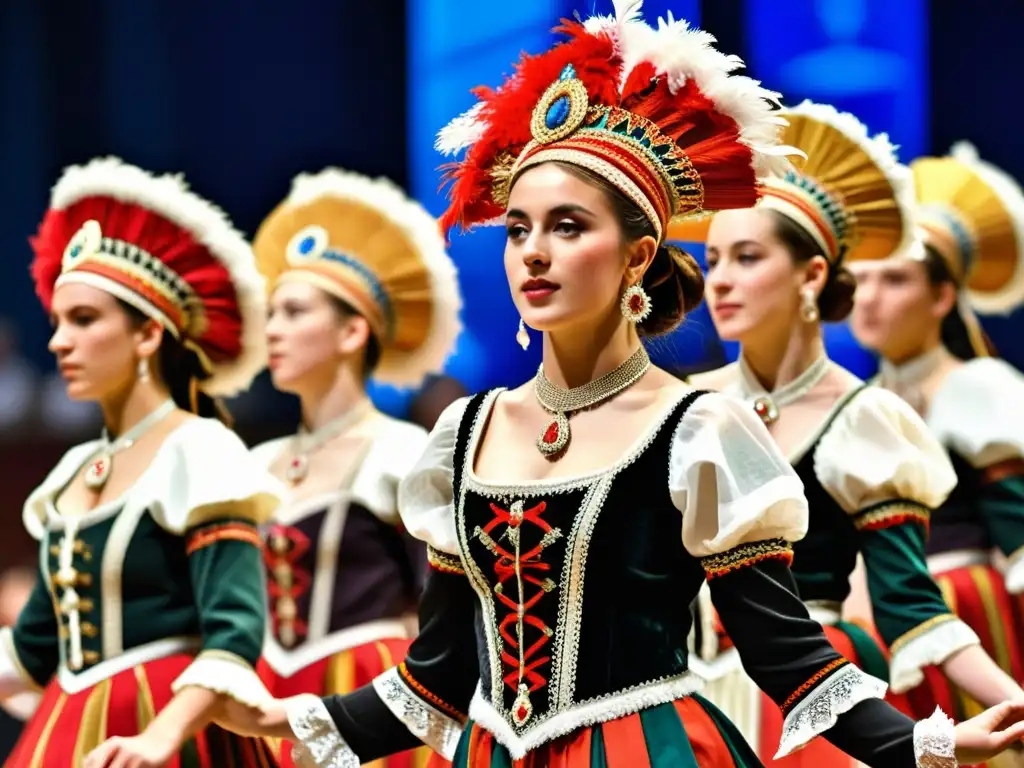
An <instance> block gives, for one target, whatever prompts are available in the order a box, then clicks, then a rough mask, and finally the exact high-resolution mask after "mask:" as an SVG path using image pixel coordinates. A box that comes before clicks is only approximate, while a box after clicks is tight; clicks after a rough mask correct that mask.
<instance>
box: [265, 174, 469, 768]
mask: <svg viewBox="0 0 1024 768" xmlns="http://www.w3.org/2000/svg"><path fill="white" fill-rule="evenodd" d="M253 247H254V249H255V251H256V259H257V263H258V265H259V267H260V270H261V271H262V272H263V274H264V276H265V277H266V278H267V281H268V283H269V284H270V286H271V288H272V291H273V292H272V294H271V297H270V315H269V321H268V323H267V341H268V347H269V353H270V373H271V376H272V377H273V380H274V386H276V387H277V388H278V389H280V390H282V391H285V392H291V393H294V394H295V395H297V396H298V397H299V400H300V402H301V405H302V421H303V426H302V429H301V431H300V432H299V433H298V434H297V435H295V436H294V437H289V438H283V439H280V440H273V441H271V442H269V443H265V444H263V445H261V446H258V447H257V448H256V449H255V451H254V454H255V456H256V457H257V459H258V460H259V462H260V463H261V464H262V465H264V466H267V467H269V468H270V469H271V471H272V472H273V473H274V474H275V475H277V476H278V477H280V478H281V479H282V480H284V481H286V482H287V483H288V484H289V485H290V486H291V489H292V497H291V499H290V505H289V506H288V507H284V508H281V509H279V510H278V513H277V514H276V515H275V519H274V521H273V524H272V525H271V526H270V527H269V528H268V530H267V537H266V550H265V552H266V554H265V562H266V583H267V588H268V591H269V606H270V623H269V624H268V634H267V639H266V642H265V644H264V647H263V660H264V663H263V664H262V665H261V672H262V676H263V679H264V682H265V683H266V684H267V687H268V688H269V689H270V690H271V692H272V693H273V694H274V695H275V696H278V697H286V696H294V695H296V694H299V693H303V692H306V693H316V694H319V695H329V694H334V693H348V692H349V691H351V690H355V689H356V688H358V687H360V686H361V685H363V684H364V683H368V682H370V681H371V680H372V679H373V678H375V677H376V676H377V675H378V674H380V673H381V672H383V671H384V670H385V669H388V668H390V667H391V666H393V665H394V664H397V663H398V662H399V661H401V659H402V658H403V657H404V656H405V652H406V650H407V649H408V647H409V641H410V640H411V639H412V637H414V636H415V631H416V615H415V606H416V603H417V601H418V599H419V594H420V590H421V588H422V582H423V579H424V578H425V577H426V574H427V557H426V547H425V546H424V545H423V543H422V542H419V541H416V540H415V539H412V538H411V537H409V536H408V534H406V533H404V532H403V530H402V528H401V521H400V519H399V517H398V503H397V499H396V495H397V489H398V482H399V481H400V480H401V479H402V478H403V477H404V476H405V474H406V473H407V472H408V471H409V470H410V469H411V468H412V466H413V464H414V463H415V462H416V460H417V459H418V458H419V456H420V454H421V453H422V451H423V449H424V447H425V445H426V441H427V433H426V431H424V430H423V429H422V428H421V427H417V426H414V425H412V424H409V423H406V422H402V421H396V420H395V419H391V418H388V417H387V416H385V415H383V414H382V413H379V412H378V411H376V410H374V408H373V406H372V404H371V403H370V400H369V398H368V397H367V395H366V380H367V378H368V377H369V376H373V377H375V378H377V379H378V380H380V381H384V382H387V383H390V384H395V385H413V386H415V385H417V384H419V383H420V381H422V379H423V377H424V376H426V375H427V374H428V373H431V372H434V371H437V370H439V369H440V368H441V366H442V365H443V363H444V361H445V360H446V358H447V357H448V355H449V353H450V352H451V349H452V347H453V344H454V342H455V338H456V336H457V334H458V332H459V321H458V312H459V306H460V303H461V300H460V296H459V290H458V283H457V282H456V278H455V268H454V265H453V264H452V262H451V260H450V259H449V258H448V254H447V252H446V250H445V243H444V238H443V237H442V235H441V231H440V229H439V228H438V226H437V222H436V220H435V219H434V218H433V217H432V216H430V214H428V213H427V212H426V211H425V210H424V209H423V208H422V207H421V206H420V205H419V204H417V203H415V202H413V201H412V200H409V199H408V198H407V197H406V196H405V195H404V194H403V193H402V191H401V190H400V189H398V188H397V187H396V186H394V185H393V184H391V183H390V182H388V181H386V180H384V179H369V178H366V177H363V176H359V175H357V174H354V173H348V172H345V171H340V170H336V169H328V170H325V171H323V172H321V173H319V174H316V175H313V176H309V175H305V174H304V175H301V176H299V177H297V178H296V179H295V181H294V183H293V185H292V191H291V194H290V195H289V196H288V198H287V199H286V200H285V201H284V203H282V204H281V206H280V207H279V208H278V209H277V210H276V211H274V213H272V214H271V215H270V217H269V218H268V219H267V221H266V222H265V223H264V224H263V226H262V227H261V228H260V230H259V232H258V233H257V235H256V240H255V242H254V245H253ZM286 751H287V752H290V749H289V748H286ZM420 752H421V755H420V757H421V758H422V760H421V761H420V762H424V761H425V760H426V759H427V758H428V757H429V756H430V754H431V752H430V750H429V749H427V748H425V747H424V748H422V749H421V750H420ZM412 757H413V756H412V755H411V754H410V755H401V756H397V757H395V758H392V759H391V760H389V761H388V765H389V766H392V768H394V767H395V766H407V765H413V764H414V763H413V762H412ZM289 759H290V758H286V762H287V761H288V760H289Z"/></svg>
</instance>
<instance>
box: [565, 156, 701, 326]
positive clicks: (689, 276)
mask: <svg viewBox="0 0 1024 768" xmlns="http://www.w3.org/2000/svg"><path fill="white" fill-rule="evenodd" d="M552 162H554V163H555V164H556V165H558V166H559V167H561V168H563V169H565V170H566V171H567V172H568V173H571V174H573V175H574V176H576V177H577V178H580V179H583V180H584V181H586V182H588V183H590V184H593V185H594V186H596V187H598V188H599V189H600V190H601V191H602V192H604V194H605V196H606V197H607V199H608V202H609V203H610V204H611V206H612V210H613V211H614V212H615V218H616V220H617V221H618V222H619V227H620V228H621V229H622V237H623V239H624V240H625V241H626V242H633V241H635V240H639V239H640V238H641V237H647V236H650V237H653V238H655V239H657V233H656V232H655V230H654V225H653V224H652V223H651V221H650V219H648V218H647V215H646V214H645V213H644V212H643V210H641V208H640V206H638V205H637V204H636V203H634V202H633V201H632V200H630V199H629V198H628V197H626V196H625V195H624V194H622V192H620V191H619V190H618V188H617V187H615V186H614V185H613V184H611V183H610V182H608V181H607V180H605V179H604V178H603V177H602V176H599V175H598V174H596V173H594V172H593V171H589V170H587V169H586V168H580V167H579V166H576V165H571V164H569V163H563V162H560V161H557V160H556V161H552ZM641 285H642V286H643V289H644V291H645V292H646V293H647V295H648V296H650V299H651V314H649V315H648V316H647V318H646V319H644V320H643V321H642V322H641V323H640V324H639V325H638V326H637V330H638V331H639V332H640V335H641V336H645V337H650V336H660V335H662V334H665V333H669V332H670V331H673V330H675V329H676V328H678V327H679V324H680V323H682V322H683V318H685V317H686V314H687V313H688V312H690V311H692V310H694V309H696V308H697V306H699V305H700V303H701V301H702V300H703V299H704V274H703V273H702V272H701V269H700V265H699V264H697V260H696V259H694V258H693V256H691V255H690V254H689V253H687V252H686V251H684V250H682V249H681V248H675V247H671V248H670V247H667V246H665V245H659V246H658V250H657V252H656V253H655V254H654V258H653V259H652V260H651V264H650V266H649V267H648V269H647V272H645V273H644V277H643V282H642V283H641Z"/></svg>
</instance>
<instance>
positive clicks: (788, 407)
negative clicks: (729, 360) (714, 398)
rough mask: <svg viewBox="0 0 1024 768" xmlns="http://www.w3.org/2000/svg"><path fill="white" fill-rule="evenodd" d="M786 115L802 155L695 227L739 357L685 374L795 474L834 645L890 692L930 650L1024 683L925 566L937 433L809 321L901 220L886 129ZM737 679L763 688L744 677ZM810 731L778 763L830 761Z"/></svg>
mask: <svg viewBox="0 0 1024 768" xmlns="http://www.w3.org/2000/svg"><path fill="white" fill-rule="evenodd" d="M785 116H786V119H787V120H788V121H789V126H788V127H787V128H786V130H785V132H784V134H783V138H782V141H783V142H785V143H787V144H790V145H792V146H795V147H797V148H799V149H801V150H803V151H804V152H805V153H806V154H807V156H808V160H807V162H806V163H803V164H802V166H801V168H800V171H799V172H797V171H792V172H790V173H789V174H787V175H786V177H785V178H784V179H780V180H771V181H769V182H768V183H767V187H766V191H765V195H764V197H763V198H762V200H761V201H760V203H759V205H758V206H757V207H755V208H752V209H749V210H745V211H729V212H726V213H722V214H720V215H718V216H716V217H715V218H714V220H713V221H712V222H711V225H710V229H709V231H708V233H707V263H708V277H707V300H708V304H709V309H710V311H711V317H712V319H713V321H714V323H715V327H716V329H717V331H718V334H719V336H720V337H722V338H724V339H728V340H736V341H739V342H740V343H741V349H742V351H741V357H740V360H739V361H738V362H737V363H734V364H732V365H729V366H726V367H724V368H721V369H719V370H717V371H713V372H711V373H709V374H704V375H701V376H696V377H693V379H692V381H691V383H693V384H694V385H695V386H704V387H708V388H710V389H714V390H717V391H721V392H724V393H726V394H729V395H732V396H735V397H738V398H740V399H741V400H743V401H745V402H747V403H749V405H750V407H751V408H752V410H753V411H755V412H757V413H758V415H759V416H761V418H762V420H763V421H764V422H765V424H766V425H768V427H769V429H770V431H771V433H772V436H773V437H774V438H775V441H776V443H777V444H778V445H779V447H780V449H781V450H782V452H783V454H784V455H786V456H787V458H788V459H789V461H790V463H792V464H793V467H794V469H795V470H796V472H797V474H798V475H799V476H800V478H801V480H803V483H804V488H805V493H806V494H807V498H808V500H809V502H810V505H811V517H810V527H809V530H808V534H807V536H806V537H805V538H804V539H803V540H802V541H800V542H798V543H797V544H796V545H795V546H794V565H793V575H794V576H795V578H796V583H797V587H798V589H799V593H800V596H801V598H803V599H804V601H805V602H806V603H807V605H808V608H809V610H811V611H812V615H813V616H814V617H815V618H817V619H818V620H819V621H821V622H822V624H825V625H827V627H826V635H827V636H828V637H829V639H830V640H831V642H832V644H833V645H834V646H835V647H836V648H837V649H838V650H839V651H840V652H841V653H843V654H844V655H845V656H847V658H850V659H851V661H854V662H855V663H857V664H859V665H860V666H861V667H863V668H865V669H866V670H867V671H869V672H871V673H872V674H875V675H876V676H879V677H883V678H888V680H889V683H890V686H891V690H892V691H893V692H894V693H903V692H906V691H908V690H910V689H912V688H914V687H915V686H917V685H918V684H920V683H921V682H922V680H923V673H922V670H923V669H924V668H925V667H927V666H929V665H933V664H941V665H942V667H943V670H944V671H945V673H946V674H948V675H949V676H950V677H951V678H952V679H954V680H956V681H957V682H958V683H960V684H962V685H964V686H966V687H967V688H968V689H969V690H971V691H972V692H974V693H975V694H976V695H977V696H978V698H979V700H981V701H984V702H987V703H988V704H989V705H992V704H995V703H998V702H1000V701H1004V700H1005V699H1007V698H1011V697H1014V696H1024V692H1022V691H1021V690H1020V688H1019V686H1017V685H1016V683H1014V681H1013V680H1011V679H1010V678H1008V677H1007V676H1006V675H1005V674H1003V673H1002V672H1001V671H1000V670H999V669H998V668H997V667H996V665H995V664H994V663H993V662H992V660H991V659H990V658H989V657H988V656H987V655H986V654H985V653H984V651H983V650H982V649H981V648H979V647H978V638H977V636H976V635H975V633H974V632H973V631H972V630H971V629H970V628H969V627H967V626H966V625H965V624H964V623H963V622H961V621H960V620H958V619H957V618H956V617H955V616H954V615H952V614H951V613H950V611H949V609H948V607H947V606H946V604H945V603H944V602H943V599H942V594H941V592H940V591H939V589H938V587H937V586H936V585H935V584H934V582H932V580H931V579H930V578H929V575H928V571H927V569H926V567H925V565H924V541H925V538H926V535H927V524H928V517H929V514H930V511H931V510H932V509H934V508H935V507H937V506H938V505H939V504H941V503H942V502H943V501H944V500H945V498H946V496H947V495H948V493H949V492H950V490H951V489H952V487H953V485H954V483H955V480H956V478H955V476H954V474H953V472H952V468H951V467H950V465H949V462H948V461H947V459H946V456H945V453H944V452H943V450H942V448H941V446H940V445H938V443H937V442H936V441H935V440H934V438H932V437H931V435H930V434H929V433H928V430H927V428H926V427H925V425H924V424H923V422H922V421H921V420H920V418H918V417H917V415H916V414H915V413H914V412H913V411H912V410H911V409H910V408H909V407H908V406H907V405H906V404H905V403H904V402H902V401H901V400H900V399H899V398H897V397H894V396H893V395H892V394H891V393H889V392H886V391H884V390H881V389H878V388H865V385H864V383H863V382H862V381H860V380H859V379H857V378H856V377H855V376H853V375H852V374H850V373H849V372H847V371H846V370H844V369H843V368H841V367H839V366H838V365H836V364H835V363H832V362H831V361H829V360H828V358H827V357H826V355H825V349H824V344H823V343H822V338H821V327H820V320H821V319H825V320H827V321H836V320H840V319H842V318H843V317H844V316H845V315H846V314H847V313H848V312H849V310H850V308H851V304H852V294H853V288H854V285H853V282H852V279H851V277H850V274H849V273H848V272H847V271H845V268H844V264H845V263H846V262H853V261H859V260H861V259H872V258H880V257H884V256H886V255H888V253H890V252H892V251H895V250H897V249H898V248H899V247H900V246H901V243H902V242H903V241H904V238H905V237H906V236H907V234H908V233H909V232H910V231H911V230H912V224H911V215H912V210H911V207H910V204H909V203H910V198H909V193H910V186H909V185H910V179H909V172H908V171H907V169H906V167H905V166H901V165H899V163H898V162H897V161H896V158H895V156H894V154H893V151H892V147H891V146H890V145H889V144H888V141H887V140H886V139H885V138H884V137H878V138H875V139H871V138H869V137H868V134H867V131H866V129H865V128H864V126H863V125H861V124H860V123H859V122H858V121H857V120H856V118H854V117H853V116H852V115H849V114H841V113H838V112H836V111H835V110H834V109H833V108H831V107H828V106H824V105H817V104H810V103H805V104H802V105H801V106H800V107H797V108H796V109H794V110H791V111H789V112H787V113H786V115H785ZM684 226H685V225H684ZM681 229H683V228H682V227H680V228H677V230H676V232H675V233H676V234H678V233H679V231H680V230H681ZM858 554H860V555H862V557H863V559H864V563H865V571H866V574H867V579H868V590H869V593H870V597H871V601H872V606H873V608H874V614H875V616H876V619H877V628H878V631H879V634H880V635H881V637H882V638H883V639H884V641H885V642H886V643H887V644H888V645H889V647H890V648H891V650H892V658H891V660H890V662H889V665H888V670H887V669H886V668H885V664H884V656H883V652H882V650H881V648H879V647H878V644H877V643H876V642H875V641H874V640H873V639H872V638H871V637H870V636H868V635H867V634H866V633H865V632H863V631H862V630H858V629H857V628H856V627H855V626H853V625H849V624H843V623H842V622H841V621H840V607H841V605H842V602H843V600H845V599H846V597H847V595H848V594H849V591H850V586H849V583H850V581H849V580H850V574H851V572H852V571H853V568H854V565H855V563H856V560H857V555H858ZM731 656H732V658H733V659H734V660H735V662H734V663H735V664H736V665H738V664H739V660H738V658H736V656H735V654H731ZM879 662H881V664H879ZM716 667H717V669H718V671H719V672H721V671H724V670H726V669H728V667H729V665H728V664H725V663H722V662H721V661H719V663H718V664H717V665H716ZM747 688H748V690H749V692H750V694H751V695H752V696H753V697H754V698H755V699H763V696H762V695H761V694H759V693H758V692H757V691H756V688H755V686H754V684H753V683H752V682H748V683H747ZM925 692H927V690H926V691H925ZM736 696H737V693H736V690H733V691H732V692H731V694H730V700H733V701H735V698H736ZM922 701H924V702H925V703H924V704H922ZM916 703H918V704H919V705H920V706H919V707H914V706H913V703H911V704H907V703H906V702H903V704H904V706H905V707H907V708H908V710H909V713H910V714H915V715H917V716H925V715H927V713H928V712H931V711H932V710H933V709H934V707H935V703H934V701H930V702H929V701H927V699H926V698H924V699H922V700H921V701H918V702H916ZM753 709H754V710H755V711H756V707H755V708H753ZM760 709H761V714H760V725H761V729H760V730H761V733H760V736H759V738H758V739H757V743H759V745H760V747H759V752H760V754H761V757H762V759H764V760H766V761H767V760H769V759H770V758H771V756H772V754H774V742H775V741H776V740H777V738H778V736H777V734H778V733H779V730H780V729H781V728H782V727H783V724H782V719H781V717H779V716H778V710H777V708H776V707H774V706H772V705H771V702H770V701H768V700H762V705H761V708H760ZM749 734H750V731H748V736H749ZM818 744H819V745H820V750H821V754H819V753H818V751H817V750H816V749H811V750H807V751H805V753H804V754H803V755H800V756H798V757H797V758H794V759H793V760H791V761H789V762H800V763H806V764H808V765H810V764H811V763H813V762H815V761H818V760H827V762H825V763H818V764H828V765H834V764H841V763H840V762H839V761H840V760H841V759H842V758H840V757H839V756H838V755H835V753H834V750H833V749H832V748H831V747H829V746H828V745H827V744H824V743H821V742H819V743H818ZM817 746H818V745H816V748H817ZM847 762H849V758H847Z"/></svg>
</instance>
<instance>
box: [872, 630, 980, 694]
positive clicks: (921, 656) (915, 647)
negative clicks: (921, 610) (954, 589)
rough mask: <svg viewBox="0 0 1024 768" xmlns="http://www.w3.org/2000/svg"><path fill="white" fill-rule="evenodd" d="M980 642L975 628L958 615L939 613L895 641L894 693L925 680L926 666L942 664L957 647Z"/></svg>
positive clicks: (891, 668) (891, 672)
mask: <svg viewBox="0 0 1024 768" xmlns="http://www.w3.org/2000/svg"><path fill="white" fill-rule="evenodd" d="M919 630H920V631H919ZM904 638H907V639H906V640H905V639H904ZM980 643H981V641H980V640H979V639H978V636H977V634H975V632H974V630H973V629H971V628H970V627H969V626H967V625H966V624H964V622H962V621H961V620H960V619H958V618H957V617H956V616H954V615H952V614H948V613H947V614H942V615H940V616H935V617H933V618H931V619H929V620H928V621H926V622H924V623H923V624H921V625H920V626H918V627H915V628H914V629H912V630H910V631H909V632H907V633H906V634H904V635H903V636H902V637H900V638H899V639H898V640H896V642H895V643H893V644H892V646H891V652H892V656H891V658H890V661H889V686H890V687H891V688H892V690H893V693H903V692H904V691H909V690H910V689H911V688H914V687H916V686H917V685H919V684H920V683H921V682H922V681H923V680H924V672H923V671H922V670H923V669H924V668H925V667H930V666H932V665H933V664H941V663H942V662H944V661H945V660H946V659H948V658H949V657H950V656H952V655H953V654H954V653H956V652H957V651H961V650H963V649H964V648H967V647H968V646H971V645H979V644H980Z"/></svg>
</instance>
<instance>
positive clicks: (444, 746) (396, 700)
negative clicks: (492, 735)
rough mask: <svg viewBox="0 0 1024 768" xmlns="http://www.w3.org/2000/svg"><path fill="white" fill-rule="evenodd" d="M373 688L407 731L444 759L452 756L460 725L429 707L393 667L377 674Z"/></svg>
mask: <svg viewBox="0 0 1024 768" xmlns="http://www.w3.org/2000/svg"><path fill="white" fill-rule="evenodd" d="M373 688H374V690H375V691H377V695H378V696H380V698H381V701H383V702H384V704H385V705H386V706H387V708H388V709H390V710H391V714H393V715H394V716H395V717H397V718H398V719H399V720H401V721H402V723H403V724H404V725H405V727H406V728H408V729H409V732H410V733H411V734H412V735H413V736H415V737H416V738H418V739H419V740H420V741H422V742H423V743H424V744H426V745H427V746H428V747H430V748H431V749H432V750H434V751H435V752H437V753H438V754H440V755H441V756H443V757H444V758H445V760H451V759H452V758H453V757H455V748H456V747H457V746H458V745H459V739H460V738H461V737H462V724H461V723H459V722H458V721H456V720H454V719H452V718H451V717H449V716H448V715H446V714H444V712H441V711H440V710H438V709H435V708H434V707H432V706H430V705H429V704H427V702H425V701H424V700H423V699H421V698H420V697H419V696H417V695H416V694H415V693H414V692H413V691H411V690H409V687H408V686H407V685H406V684H405V681H404V680H402V678H401V677H400V676H399V674H398V670H397V669H396V668H394V667H393V668H391V669H389V670H388V671H387V672H384V673H382V674H380V675H378V676H377V677H376V678H374V680H373Z"/></svg>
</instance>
